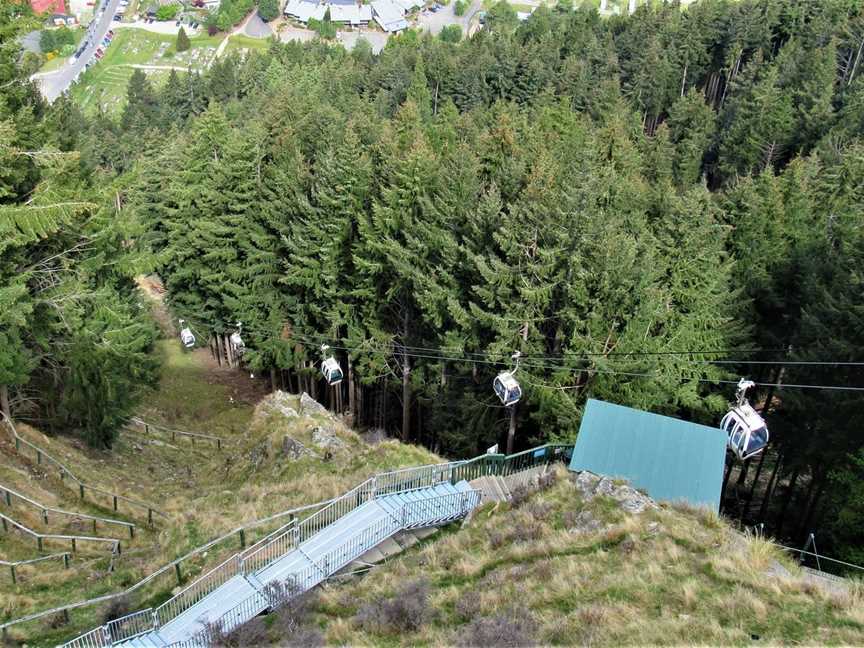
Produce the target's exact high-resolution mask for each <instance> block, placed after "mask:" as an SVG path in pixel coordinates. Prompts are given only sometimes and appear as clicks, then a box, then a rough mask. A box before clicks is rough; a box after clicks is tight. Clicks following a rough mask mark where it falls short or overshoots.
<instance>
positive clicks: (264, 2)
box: [258, 0, 279, 22]
mask: <svg viewBox="0 0 864 648" xmlns="http://www.w3.org/2000/svg"><path fill="white" fill-rule="evenodd" d="M258 15H259V16H261V20H263V21H264V22H270V21H271V20H274V19H275V18H277V17H278V16H279V0H258Z"/></svg>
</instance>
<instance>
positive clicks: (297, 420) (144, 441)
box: [0, 340, 441, 645]
mask: <svg viewBox="0 0 864 648" xmlns="http://www.w3.org/2000/svg"><path fill="white" fill-rule="evenodd" d="M158 351H159V353H160V354H161V356H162V361H163V371H162V379H161V383H160V386H159V388H158V389H157V390H155V391H153V392H152V393H150V394H148V395H147V398H146V399H145V406H144V407H142V408H141V410H140V412H139V416H141V418H143V419H145V420H147V421H149V422H152V423H156V424H159V425H162V426H165V428H168V429H180V430H187V431H193V432H202V433H207V434H214V435H217V436H219V437H220V438H221V439H222V448H221V449H217V448H216V447H215V444H213V443H207V442H202V441H200V440H199V441H197V442H196V443H195V444H194V445H193V444H192V442H191V440H190V439H189V438H186V437H183V436H177V437H176V438H172V436H171V433H170V432H168V431H165V430H157V429H155V428H154V427H152V426H151V427H150V428H149V433H148V434H145V431H144V429H143V428H142V427H141V426H130V427H129V428H128V429H126V430H124V431H123V432H122V433H121V435H120V437H119V439H118V441H117V443H116V444H115V446H114V448H112V449H111V450H110V451H102V450H94V449H92V448H88V447H86V446H85V445H83V444H82V443H80V442H79V441H77V440H76V439H73V438H69V437H63V436H55V437H49V436H47V435H44V434H42V433H41V432H40V431H39V430H38V429H36V428H34V427H31V426H28V425H26V424H23V423H19V424H18V425H16V428H17V429H18V432H19V434H21V435H22V436H24V437H25V438H26V439H28V440H30V441H32V442H33V443H35V444H36V445H38V446H39V447H40V448H42V449H43V450H45V451H46V452H48V453H50V454H51V455H52V456H54V457H56V458H57V459H58V460H60V461H61V462H63V463H65V464H66V465H67V466H68V467H69V469H70V470H71V471H73V472H74V474H75V475H76V476H77V477H78V478H80V479H82V480H84V481H86V482H87V483H90V484H93V485H94V486H101V487H104V488H106V489H110V490H111V491H113V492H116V493H119V494H122V495H128V496H130V497H134V498H135V499H137V500H142V501H144V502H147V503H150V504H152V505H153V506H154V507H156V508H157V509H158V510H159V511H161V512H162V513H164V514H165V517H157V518H155V520H154V525H153V527H152V528H151V527H149V526H148V525H147V524H146V515H144V516H143V518H142V515H141V510H137V511H135V510H131V509H128V508H126V507H125V506H124V503H123V502H122V501H121V502H120V507H119V510H118V511H117V512H114V511H113V510H112V507H111V502H110V497H109V498H107V499H104V500H103V501H102V502H96V503H94V502H93V501H90V500H89V499H86V500H83V501H82V500H80V499H79V498H78V493H77V491H76V487H75V485H74V484H70V483H68V482H69V480H66V482H65V483H64V482H63V481H61V480H60V479H59V478H58V477H57V474H56V472H57V471H56V470H55V469H53V468H52V467H51V466H50V465H48V464H46V463H43V464H38V463H37V462H36V460H35V457H33V456H31V454H32V453H31V454H27V453H19V452H16V451H15V449H14V444H13V443H12V441H11V439H10V438H7V436H6V434H5V432H6V431H5V429H4V430H2V432H0V455H2V461H0V485H2V486H6V487H9V488H11V489H14V490H15V491H16V492H20V493H21V494H23V495H25V496H27V497H31V498H33V499H34V500H36V501H38V502H42V503H44V504H46V505H49V506H57V507H60V508H64V509H68V510H71V511H78V512H83V513H90V514H94V515H104V516H107V517H113V518H119V519H121V520H128V521H130V522H135V523H136V524H138V525H139V526H138V528H137V530H136V534H135V538H134V539H130V538H128V537H123V553H122V555H121V556H120V557H119V559H117V560H115V564H114V568H113V570H111V562H110V559H109V556H108V555H107V554H104V555H103V553H99V552H97V551H94V550H93V549H91V548H90V547H86V546H81V547H79V551H78V553H76V554H75V555H74V556H73V557H72V560H71V562H70V567H69V569H64V568H63V565H62V562H61V561H60V560H57V561H54V562H51V563H50V564H49V563H40V564H39V565H38V566H37V565H33V566H28V567H26V568H22V569H20V570H19V572H18V574H17V582H16V583H14V584H13V583H12V582H11V578H10V577H9V575H8V570H7V573H3V574H0V623H3V622H6V621H9V620H12V619H17V618H20V617H23V616H25V615H28V614H32V613H36V612H40V611H43V610H47V609H51V608H53V607H56V606H60V605H61V604H68V603H70V602H75V601H83V600H86V599H89V598H93V597H96V596H101V595H105V594H112V593H115V592H119V591H121V590H123V589H125V588H127V587H129V586H130V585H132V584H134V583H137V582H138V581H139V580H141V579H142V578H144V577H145V576H147V575H148V574H151V573H152V572H153V571H154V570H156V569H158V568H160V567H162V566H163V565H166V564H168V563H169V562H171V561H173V560H175V559H176V558H178V557H180V556H182V555H184V554H186V553H187V552H189V551H190V550H192V549H194V548H196V547H198V546H200V545H202V544H204V543H206V542H208V541H210V540H212V539H214V538H217V537H219V536H221V535H223V534H225V533H227V532H229V531H231V530H233V529H236V528H237V527H238V526H240V525H243V524H247V523H251V522H254V521H255V520H258V519H260V518H263V517H266V516H270V515H273V514H275V513H278V512H281V511H285V510H287V509H291V508H295V507H300V506H304V505H307V504H313V503H315V502H320V501H323V500H327V499H329V498H331V497H334V496H336V495H338V494H341V493H342V492H344V491H346V490H348V489H350V488H352V487H353V486H355V485H356V484H358V483H360V482H362V481H363V480H365V479H366V478H368V477H369V476H370V475H372V474H373V473H375V472H376V471H379V470H382V469H384V468H387V469H393V468H398V467H401V466H415V465H419V464H425V463H436V462H439V461H441V459H440V458H439V457H437V456H435V455H434V454H432V453H430V452H428V451H426V450H424V449H422V448H420V447H416V446H409V445H405V444H402V443H399V442H397V441H391V440H388V441H382V442H377V443H367V442H366V441H364V440H363V439H361V437H360V436H359V435H358V434H356V433H355V432H353V431H352V430H350V429H349V428H348V427H347V426H346V425H345V424H344V423H343V422H342V421H341V419H340V418H339V417H337V416H335V415H333V414H331V413H330V412H328V411H327V410H326V409H324V408H323V407H321V406H320V405H318V404H317V403H315V402H314V401H311V399H308V397H307V398H303V399H302V400H303V402H302V403H301V397H300V396H294V395H290V394H284V393H281V392H277V393H276V394H274V395H267V387H266V383H264V382H263V381H259V380H254V379H252V378H250V377H249V374H248V373H243V372H242V371H237V370H231V369H228V368H223V367H218V366H217V365H216V364H215V362H213V361H212V359H211V358H210V356H209V353H208V352H207V351H206V350H204V349H199V350H196V351H194V352H192V353H188V352H185V351H183V350H181V348H180V346H179V344H178V343H177V342H176V341H175V340H166V341H163V342H161V343H160V345H159V349H158ZM0 513H3V514H5V515H9V516H10V517H13V518H14V519H16V520H20V521H21V522H27V523H30V524H33V525H34V528H36V529H37V530H39V531H42V532H65V531H68V530H69V529H70V528H76V527H74V525H73V527H70V526H69V525H68V524H67V525H65V526H57V524H56V523H55V518H54V516H52V518H51V519H50V520H49V521H50V522H51V525H49V526H37V523H39V517H38V512H37V514H34V512H33V511H30V510H27V509H26V508H24V507H21V506H19V505H18V504H17V503H16V502H15V501H13V506H12V507H7V506H6V505H5V504H0ZM284 522H285V520H284V519H280V520H276V521H274V522H272V523H268V524H266V525H261V526H260V527H256V528H255V529H253V530H250V531H249V532H248V533H247V534H246V541H247V542H250V543H251V542H253V541H255V540H256V539H257V538H259V537H261V536H262V535H264V534H266V533H268V532H270V531H272V530H273V529H274V528H276V527H278V526H279V525H280V524H284ZM79 526H80V528H78V529H77V530H78V531H79V532H85V531H88V529H89V528H90V527H88V526H86V525H79ZM88 532H89V531H88ZM100 533H101V529H100ZM105 533H108V531H105ZM115 533H116V531H115ZM237 548H238V539H237V537H236V536H235V537H232V538H229V539H228V540H227V541H225V542H223V543H221V544H220V545H218V546H216V547H213V548H211V549H209V550H208V551H206V552H202V553H201V555H199V556H196V557H194V558H193V559H190V560H188V561H185V562H184V563H183V566H182V570H181V574H180V581H179V582H182V584H184V585H185V584H187V583H188V582H189V581H190V580H191V579H192V578H194V577H195V576H196V575H198V574H200V573H202V572H203V571H204V570H206V569H209V568H211V567H213V566H214V565H216V564H218V562H219V561H221V560H223V559H224V558H226V557H227V556H228V555H230V554H231V553H233V552H234V551H236V550H237ZM45 549H46V550H45V551H44V552H41V553H40V552H38V551H37V548H36V546H35V543H34V542H33V541H32V539H31V538H28V537H25V536H23V535H22V534H20V533H18V532H12V533H5V534H4V533H0V560H22V559H29V558H34V557H37V556H38V555H42V554H47V553H52V552H54V551H60V550H64V551H66V550H68V549H69V548H68V546H66V545H63V544H56V545H55V544H51V545H50V546H46V548H45ZM179 582H178V579H177V578H176V576H175V571H174V569H170V570H168V571H167V572H165V574H164V576H163V577H160V579H158V580H156V581H154V582H153V583H152V584H150V585H148V586H147V587H146V588H144V589H142V590H141V591H139V592H136V595H135V596H133V597H131V598H130V599H129V600H128V601H127V602H126V603H125V604H124V607H128V608H129V609H138V608H143V607H148V606H150V605H154V604H158V603H160V602H161V601H164V600H166V599H167V598H168V597H170V596H171V593H172V591H177V589H178V587H179ZM106 608H107V605H97V606H88V607H85V608H81V609H78V610H73V612H72V613H71V615H70V618H69V620H68V621H67V620H66V619H65V618H64V617H63V615H57V616H52V617H48V618H45V619H41V620H39V621H37V622H33V623H28V624H24V625H20V626H14V627H13V628H11V629H10V630H9V634H10V636H11V638H12V639H18V640H21V641H26V642H27V643H28V644H30V645H32V644H33V642H34V641H35V642H36V644H37V645H53V644H54V643H56V642H57V641H59V640H65V639H68V638H70V637H71V636H74V635H75V633H76V631H78V630H80V629H89V628H90V627H93V626H95V625H98V624H100V623H102V622H103V620H104V618H105V613H106Z"/></svg>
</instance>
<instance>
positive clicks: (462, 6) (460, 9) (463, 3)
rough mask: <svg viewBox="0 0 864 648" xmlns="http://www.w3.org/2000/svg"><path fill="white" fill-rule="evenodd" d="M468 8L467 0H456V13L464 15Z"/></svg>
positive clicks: (454, 11) (454, 6) (454, 7)
mask: <svg viewBox="0 0 864 648" xmlns="http://www.w3.org/2000/svg"><path fill="white" fill-rule="evenodd" d="M466 9H468V2H467V0H456V2H455V3H454V4H453V13H455V14H456V15H457V16H464V15H465V10H466Z"/></svg>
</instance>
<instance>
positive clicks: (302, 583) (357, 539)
mask: <svg viewBox="0 0 864 648" xmlns="http://www.w3.org/2000/svg"><path fill="white" fill-rule="evenodd" d="M421 488H426V487H421ZM448 501H460V502H461V507H460V508H459V509H458V514H455V511H456V509H452V510H453V511H454V514H452V515H447V516H444V518H443V519H449V518H453V517H459V516H462V515H465V514H467V512H468V510H470V509H471V508H474V506H476V505H477V504H478V503H479V502H480V491H478V490H475V489H470V490H465V491H460V492H458V493H447V494H445V495H436V496H434V497H430V498H427V499H426V500H424V501H411V502H406V503H405V504H402V505H401V507H400V509H399V511H400V514H399V515H398V516H397V519H398V520H405V519H407V517H408V514H409V512H410V511H411V510H412V509H415V508H418V507H420V506H421V505H423V504H427V505H428V506H431V507H432V508H433V509H434V507H435V506H436V504H442V503H445V504H446V503H447V502H448ZM471 503H473V506H472V505H471ZM440 519H441V518H439V517H433V518H431V519H430V522H432V523H435V522H437V521H439V520H440ZM402 528H405V527H404V525H403V524H400V523H399V522H397V521H394V519H392V518H390V517H387V518H384V519H382V520H379V521H378V522H376V523H375V524H373V525H372V526H370V527H367V528H365V529H363V531H361V532H360V533H359V534H357V535H355V536H354V537H352V538H349V539H348V540H346V541H345V542H343V543H342V544H340V545H339V546H338V547H336V548H334V549H331V550H330V551H328V552H327V553H326V554H325V555H324V557H323V558H322V559H320V560H318V561H317V562H316V563H314V564H313V565H312V566H311V567H309V568H307V569H305V570H302V571H301V572H299V574H300V578H297V575H295V576H294V577H293V582H294V585H295V589H294V590H292V591H291V594H293V596H298V595H299V594H302V593H303V592H306V591H308V590H310V589H312V587H314V586H315V585H317V584H318V583H320V582H322V581H324V580H326V579H327V578H329V577H330V576H332V575H333V574H335V573H336V572H338V571H339V570H340V569H342V568H343V567H344V566H345V565H347V564H350V562H351V561H352V560H356V559H357V558H358V557H359V556H361V555H363V553H365V552H366V551H368V550H369V549H371V548H372V547H374V546H376V545H377V544H378V543H380V542H381V541H382V540H383V539H384V538H388V537H390V536H391V535H392V534H393V533H394V532H395V531H397V530H399V529H402ZM322 571H323V572H324V573H325V574H326V575H325V576H324V577H323V578H317V577H315V576H313V575H318V574H320V573H321V572H322ZM265 596H266V595H265V593H263V592H256V593H255V594H252V595H251V596H248V597H246V598H245V599H243V600H242V601H241V602H240V603H238V604H237V605H235V606H234V607H232V608H231V609H230V610H228V611H227V612H225V613H223V614H222V615H221V616H220V617H219V618H218V619H216V620H215V621H212V622H210V624H209V626H208V627H206V628H203V629H202V630H199V631H198V632H196V633H195V634H194V635H192V636H191V637H189V638H188V639H184V640H182V641H178V642H175V643H172V644H169V646H168V647H167V648H188V647H192V646H195V647H196V648H200V646H202V644H203V645H209V642H211V641H212V634H213V628H214V627H215V628H218V629H219V630H220V631H222V632H230V631H231V630H233V629H234V628H236V627H237V625H240V623H236V624H230V623H226V622H225V620H226V619H229V618H231V617H234V618H242V617H243V616H245V615H241V614H238V613H237V612H238V610H251V612H252V614H250V615H249V616H248V617H247V620H248V618H251V616H254V615H255V614H257V613H258V612H259V611H260V610H261V608H260V606H254V605H253V604H252V602H253V601H255V602H259V601H260V600H261V599H262V598H263V597H265ZM289 598H291V597H290V596H289V597H286V598H285V599H283V600H279V601H277V600H274V599H273V598H272V597H267V599H268V600H267V602H268V605H269V607H270V609H276V608H277V607H278V606H279V605H280V604H281V603H284V602H285V601H287V600H289ZM241 623H242V621H241Z"/></svg>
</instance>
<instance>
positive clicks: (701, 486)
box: [570, 399, 726, 511]
mask: <svg viewBox="0 0 864 648" xmlns="http://www.w3.org/2000/svg"><path fill="white" fill-rule="evenodd" d="M725 459H726V435H725V434H724V433H723V431H722V430H720V429H719V428H712V427H708V426H705V425H698V424H696V423H690V422H688V421H682V420H681V419H676V418H671V417H669V416H661V415H659V414H652V413H650V412H643V411H641V410H637V409H632V408H630V407H623V406H622V405H615V404H613V403H606V402H603V401H599V400H594V399H589V400H588V404H587V405H586V406H585V412H584V414H583V416H582V424H581V425H580V427H579V436H578V437H577V438H576V447H575V448H574V451H573V458H572V459H571V461H570V470H573V471H579V470H589V471H591V472H593V473H597V474H600V475H608V476H610V477H622V478H624V479H627V480H628V481H630V483H631V484H633V486H635V487H637V488H641V489H643V490H645V491H646V492H647V493H648V494H649V495H650V496H651V497H653V498H654V499H659V500H684V501H686V502H688V503H690V504H693V505H695V506H704V507H708V508H710V509H712V510H714V511H717V510H719V508H720V490H721V488H722V486H723V466H724V462H725Z"/></svg>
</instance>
